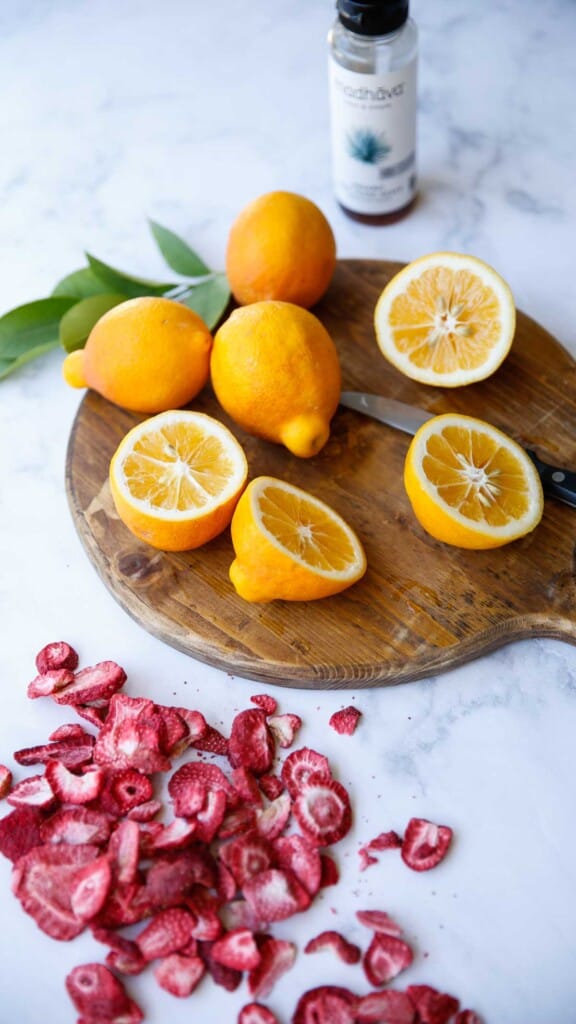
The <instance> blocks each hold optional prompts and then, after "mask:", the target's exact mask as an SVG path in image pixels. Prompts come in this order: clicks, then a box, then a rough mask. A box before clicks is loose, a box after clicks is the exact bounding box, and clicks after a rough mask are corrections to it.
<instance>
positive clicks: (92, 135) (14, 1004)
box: [0, 0, 576, 1024]
mask: <svg viewBox="0 0 576 1024" xmlns="http://www.w3.org/2000/svg"><path fill="white" fill-rule="evenodd" d="M412 9H413V14H414V16H415V18H416V20H417V22H418V24H419V26H420V29H421V44H422V58H421V79H420V117H419V140H420V171H421V183H422V198H421V201H420V203H419V205H418V207H417V208H416V210H415V211H414V212H413V214H412V215H411V216H410V217H409V218H408V219H407V220H406V221H404V222H402V223H400V224H398V225H396V226H394V227H390V228H386V229H383V228H380V229H374V228H369V227H365V226H362V225H357V224H354V223H352V222H350V221H348V220H347V219H346V218H345V217H344V216H343V215H342V214H341V213H340V211H339V210H338V208H337V206H336V204H335V202H334V200H333V198H332V194H331V187H330V170H329V153H328V111H327V94H326V67H325V65H326V53H325V50H326V43H325V38H326V33H327V31H328V28H329V25H330V23H331V21H332V17H333V6H332V4H331V3H330V2H328V0H275V2H274V3H273V4H272V3H270V2H265V0H253V2H252V3H250V4H246V5H240V4H236V3H233V2H232V0H220V2H218V3H212V4H206V5H204V4H201V3H199V2H198V0H193V2H190V0H187V2H183V0H164V3H162V4H159V3H153V2H152V0H123V2H122V3H118V2H113V0H91V2H88V0H5V2H4V3H3V5H2V9H1V10H0V312H4V311H7V310H8V309H10V308H12V307H13V306H15V305H17V304H18V303H21V302H26V301H29V300H32V299H34V298H39V297H41V296H43V295H45V294H48V293H49V291H50V289H51V288H52V286H53V284H54V283H55V282H56V280H57V279H58V278H59V277H61V276H63V275H64V274H66V273H67V272H69V271H71V270H73V269H75V268H76V267H77V266H80V265H81V264H82V262H83V251H84V250H85V249H89V250H90V251H92V252H93V253H95V254H96V255H98V256H100V257H101V258H102V259H104V260H107V261H109V262H111V263H113V264H115V265H117V266H120V267H123V268H125V269H126V270H130V271H133V272H136V273H138V272H140V273H142V274H149V275H151V276H153V275H154V274H158V273H159V272H160V271H161V263H160V258H159V256H158V255H157V254H156V252H155V250H154V246H153V243H152V241H151V237H150V235H149V233H148V230H147V227H146V218H147V217H153V218H155V219H156V220H158V221H160V222H161V223H164V224H166V225H167V226H170V227H172V228H173V229H174V230H176V231H179V232H180V233H182V234H183V235H184V236H185V237H187V238H188V240H189V241H190V242H191V244H193V245H194V246H195V247H196V248H197V249H198V250H199V251H200V252H201V254H202V255H203V256H204V258H205V259H206V260H207V261H208V263H210V264H211V265H213V266H214V267H221V266H222V265H223V254H224V247H225V243H226V236H227V231H228V228H229V225H230V223H231V221H232V219H233V217H234V216H235V215H236V213H237V212H238V210H239V209H240V208H241V207H242V206H243V205H244V204H245V203H246V202H247V201H248V200H249V199H251V198H253V197H254V196H255V195H258V194H260V193H262V192H265V191H268V190H270V189H273V188H286V189H292V190H294V191H299V192H302V193H304V194H306V195H308V196H309V197H310V198H312V199H313V200H315V201H316V202H317V203H318V204H319V205H320V206H321V207H322V208H323V210H324V211H325V213H326V214H327V216H328V217H329V219H330V221H331V223H332V225H333V227H334V231H335V233H336V237H337V241H338V248H339V253H340V255H341V256H343V257H347V256H348V257H350V256H358V257H360V256H362V257H381V258H394V259H412V258H414V257H416V256H418V255H421V254H423V253H425V252H429V251H433V250H435V249H441V248H452V249H456V250H461V251H468V252H472V253H474V254H475V255H478V256H480V257H483V258H485V259H487V260H488V261H489V262H491V263H492V264H493V265H495V266H496V267H497V269H499V270H500V272H501V273H502V274H503V275H504V276H505V277H506V278H507V280H508V281H509V283H510V285H511V287H512V289H513V291H514V294H515V296H516V300H517V303H518V305H519V306H520V307H521V308H522V309H524V310H525V311H526V312H528V313H530V315H531V316H533V317H534V318H535V319H536V320H538V321H540V322H541V323H542V324H543V325H544V326H545V327H547V328H548V329H549V330H550V331H551V332H552V333H553V334H555V335H556V336H557V337H558V338H559V340H561V341H562V342H563V343H564V344H565V345H566V347H567V348H569V349H570V350H571V351H572V352H573V353H574V354H576V330H575V322H576V317H575V306H574V283H573V282H574V256H575V244H574V238H575V234H576V231H575V229H576V200H575V188H574V180H575V172H576V130H575V128H576V123H575V114H574V86H575V72H574V52H575V51H576V6H575V4H574V2H573V0H542V2H536V0H499V2H497V0H487V2H486V3H484V4H472V3H471V2H470V0H437V2H436V3H434V4H431V3H429V2H426V0H414V2H413V5H412ZM60 365H61V355H60V354H59V353H56V352H54V353H52V354H51V355H50V356H49V357H47V358H45V359H44V360H43V361H38V362H37V363H32V364H30V365H29V366H28V367H27V368H25V369H24V370H22V371H21V372H20V373H18V374H17V375H14V376H13V377H11V378H8V379H7V380H5V381H3V382H0V474H1V475H0V481H1V483H0V565H1V572H0V636H1V643H0V685H1V687H2V691H1V692H2V705H1V713H0V761H4V762H7V763H8V764H12V762H11V752H12V750H13V749H14V748H15V747H16V746H26V745H29V744H32V743H34V742H40V741H42V740H43V739H44V738H45V737H46V735H47V734H48V732H49V731H51V729H53V728H55V726H56V725H57V724H59V723H60V722H61V721H62V720H63V717H62V715H61V714H60V712H59V711H58V709H56V708H52V707H45V706H42V702H34V703H31V702H29V701H27V700H26V697H25V687H26V683H27V681H28V680H29V678H31V676H32V674H33V659H34V655H35V652H36V651H37V650H38V649H39V648H40V647H41V646H42V645H43V644H44V643H46V642H47V641H49V640H52V639H60V638H65V639H68V640H70V641H71V642H72V643H74V644H75V645H76V646H77V648H78V650H79V651H80V654H81V657H82V661H83V662H84V663H85V664H89V663H91V662H94V661H98V660H101V659H103V658H115V659H117V660H118V661H119V662H121V663H122V664H123V665H124V666H125V668H126V670H127V671H128V674H129V684H128V686H129V692H130V693H132V694H134V695H135V694H145V695H150V696H152V697H154V698H155V699H158V700H165V701H166V702H167V703H169V702H174V703H179V702H184V701H192V700H197V702H198V705H199V706H200V707H201V708H202V710H204V712H205V713H206V714H207V716H208V717H209V718H211V720H212V721H213V722H214V723H215V724H218V723H219V722H222V723H223V726H224V727H227V726H228V725H229V724H230V721H231V719H232V716H233V714H234V711H235V709H237V708H241V707H244V706H246V704H247V702H248V698H249V696H250V695H251V694H253V693H255V692H261V691H262V690H265V689H266V687H261V686H256V685H255V684H253V683H251V682H250V681H248V680H242V679H231V678H229V677H228V676H227V675H225V674H223V673H221V672H218V671H216V670H213V669H210V668H208V667H206V666H203V665H200V664H198V663H195V662H194V661H192V660H191V659H189V658H187V657H185V656H184V655H181V654H179V653H178V652H176V651H174V650H172V649H170V648H168V647H166V646H164V645H162V644H161V643H160V642H159V641H157V640H156V639H154V638H153V637H151V636H149V635H148V634H147V633H145V632H144V631H143V630H142V629H141V628H140V627H138V626H137V625H136V624H135V623H133V622H132V620H131V619H129V618H128V617H127V616H126V615H125V614H124V613H123V612H122V611H121V609H120V608H119V607H118V605H117V604H116V603H115V601H114V600H113V599H112V598H111V597H110V596H109V594H108V593H107V591H106V590H105V589H104V587H103V585H102V584H101V582H100V580H99V578H98V577H97V576H96V574H95V572H94V571H93V569H92V568H91V566H90V565H89V563H88V561H87V558H86V555H85V554H84V551H83V549H82V548H81V545H80V543H79V541H78V539H77V537H76V534H75V532H74V529H73V526H72V523H71V519H70V515H69V512H68V508H67V503H66V498H65V493H64V484H63V467H64V457H65V449H66V443H67V438H68V434H69V431H70V427H71V424H72V421H73V418H74V415H75V412H76V409H77V406H78V402H79V396H78V394H77V393H75V392H72V391H69V390H67V389H66V388H65V387H64V386H63V384H62V382H61V377H60ZM574 524H575V532H576V512H575V519H574ZM279 696H280V700H281V706H282V710H289V711H295V712H298V713H300V714H301V715H302V717H303V718H304V719H305V723H306V724H305V728H304V730H303V731H302V733H301V735H300V739H301V740H302V742H303V743H306V744H308V745H310V746H313V747H317V748H318V749H320V750H322V751H324V752H326V753H327V754H328V755H329V756H330V757H331V759H332V761H333V763H334V765H335V766H336V770H337V772H338V775H339V777H340V778H341V779H342V781H343V782H344V783H345V784H346V785H349V786H350V788H351V790H352V792H353V799H354V806H355V810H356V815H355V826H354V831H353V833H352V834H351V835H350V836H349V837H348V839H347V840H346V841H345V842H343V843H342V844H340V847H337V848H336V850H335V852H336V853H337V856H338V860H339V861H340V864H341V867H342V873H343V877H342V882H341V884H340V886H339V887H338V888H337V889H329V890H326V893H325V894H324V896H323V897H322V898H320V899H319V900H318V901H317V904H316V905H315V909H314V910H313V911H312V912H310V913H309V914H307V915H305V917H302V918H301V919H296V918H294V919H292V920H291V921H288V922H286V923H285V924H283V925H282V926H281V927H278V932H279V933H282V934H285V935H287V936H288V935H290V936H293V937H294V938H295V939H296V941H298V942H299V943H303V942H305V941H306V940H307V939H308V938H309V937H310V936H311V935H313V934H315V933H316V932H318V931H320V930H322V929H324V928H327V927H339V928H341V929H342V930H344V931H345V932H346V933H347V934H349V936H350V937H351V938H352V939H357V940H358V939H360V932H359V928H358V927H357V926H356V925H355V923H354V911H355V910H356V909H358V908H359V907H362V906H371V907H376V906H378V907H381V908H382V909H387V910H388V911H390V912H391V913H393V914H394V915H395V916H397V918H398V919H399V920H400V922H401V923H403V924H404V925H405V928H406V932H407V934H408V936H409V937H410V938H411V939H412V940H413V941H414V945H415V948H416V950H417V956H416V959H415V962H414V965H413V966H412V968H411V969H410V970H409V972H406V974H405V975H404V976H402V977H401V978H400V979H398V984H399V985H400V984H401V983H404V982H405V983H406V984H407V983H412V982H413V983H421V982H427V983H430V984H433V985H436V986H437V987H439V988H442V989H444V990H447V991H450V992H453V993H454V994H456V995H458V996H459V997H460V998H461V999H462V1002H463V1004H464V1005H469V1006H473V1007H474V1008H475V1009H476V1010H477V1011H478V1012H479V1013H480V1014H481V1015H482V1017H483V1019H484V1021H485V1022H486V1024H543V1022H545V1024H570V1022H572V1021H576V1009H575V1006H576V972H575V971H574V948H575V924H574V921H575V916H576V915H575V910H576V906H575V897H576V871H575V868H574V855H573V851H574V848H575V844H576V825H575V815H574V776H575V773H576V753H575V744H574V736H575V734H576V650H575V649H574V648H572V647H569V646H567V645H564V644H562V643H558V642H552V641H538V640H536V641H530V642H528V641H527V642H524V643H519V644H515V645H511V646H509V647H507V648H505V649H503V650H501V651H499V652H497V653H495V654H492V655H491V656H489V657H486V658H484V659H481V660H479V661H476V662H474V663H472V664H469V665H467V666H465V667H463V668H460V669H458V670H454V671H452V672H450V673H447V674H445V675H442V676H438V677H434V678H431V679H427V680H422V681H421V682H418V683H411V684H409V685H405V686H403V687H399V688H395V689H386V690H373V691H371V692H366V691H358V692H357V693H355V694H353V695H352V699H354V701H355V703H356V704H357V706H358V707H359V708H361V709H362V711H363V712H364V717H363V720H362V722H361V725H360V727H359V729H358V731H357V733H356V735H355V736H354V737H352V738H340V737H338V736H336V734H335V733H333V732H332V731H331V730H330V729H329V728H328V726H327V721H328V717H329V715H330V714H331V713H332V711H334V710H335V709H337V708H338V707H340V706H342V705H343V704H346V703H348V702H349V701H350V699H351V694H350V693H346V694H342V693H338V692H332V693H324V692H322V693H310V692H303V691H297V690H294V691H285V690H282V691H280V694H279ZM413 814H418V815H422V816H425V817H429V818H431V819H433V820H438V821H440V822H445V823H447V824H450V825H452V826H453V828H454V830H455V833H456V841H455V845H454V849H453V851H452V853H451V855H450V857H449V858H448V859H447V860H446V861H445V863H444V864H443V865H442V866H441V867H439V868H438V869H437V870H436V871H435V872H431V873H429V874H424V875H416V874H413V873H412V872H409V871H407V870H406V869H405V868H403V867H402V865H401V864H400V863H399V860H398V858H396V857H394V856H393V855H392V856H390V857H385V856H383V857H382V862H381V864H380V865H379V866H377V867H373V868H371V869H370V870H368V871H367V872H365V874H359V872H358V860H357V855H356V850H357V847H358V845H359V844H360V842H361V841H364V840H365V839H366V838H368V837H370V836H372V835H374V834H376V832H378V831H381V830H383V829H388V828H396V829H399V830H401V829H402V828H403V826H404V824H405V823H406V821H407V820H408V818H409V817H410V816H411V815H413ZM9 884H10V870H9V864H8V863H7V862H5V861H4V862H2V863H1V864H0V908H1V909H0V1024H8V1022H12V1021H16V1020H17V1021H18V1022H19V1024H40V1022H41V1021H43V1020H44V1019H46V1012H47V1008H49V1019H50V1020H51V1021H52V1024H71V1022H72V1021H73V1020H74V1012H73V1010H72V1008H71V1005H70V1004H69V1002H68V999H67V997H66V995H65V992H64V976H65V974H66V973H67V971H68V970H69V969H70V968H71V967H72V966H74V965H75V964H77V963H80V962H83V961H86V960H91V959H95V958H101V956H102V953H103V952H104V950H103V947H100V946H99V945H97V944H96V943H94V942H93V941H92V940H91V939H90V938H89V937H82V938H80V939H78V940H76V941H75V942H73V943H71V944H60V943H56V942H52V941H50V940H49V939H48V938H47V937H45V936H44V935H42V934H41V933H40V932H39V931H38V930H37V928H36V925H35V924H34V922H33V921H32V920H31V919H30V918H28V917H27V916H26V915H24V914H23V913H22V912H21V910H20V908H19V905H18V904H17V903H16V902H15V901H14V900H13V898H12V897H11V895H10V891H9ZM319 983H344V984H349V985H350V987H352V988H355V989H356V990H358V991H364V990H365V988H366V985H365V982H364V981H363V978H362V973H361V970H360V968H351V967H348V968H342V967H341V966H338V965H337V964H336V963H335V962H334V961H333V960H332V959H331V958H330V956H329V955H328V954H323V955H318V956H316V957H306V956H303V955H301V956H300V957H299V959H298V961H297V965H296V967H295V968H294V970H293V971H292V972H291V973H290V974H289V975H287V976H286V977H285V979H284V980H283V981H282V982H281V983H279V984H278V986H277V987H276V989H275V990H274V992H273V994H272V996H271V997H270V1000H269V1003H270V1006H271V1007H272V1008H273V1009H274V1010H275V1012H277V1014H278V1016H279V1019H280V1021H281V1022H282V1024H288V1021H289V1020H290V1017H291V1012H292V1010H293V1007H294V1003H295V997H296V995H297V994H298V993H299V992H300V991H302V990H304V988H306V987H308V986H310V985H313V984H319ZM129 987H130V989H131V991H132V992H133V993H134V995H135V997H136V998H137V999H138V1000H139V1001H140V1002H141V1003H142V1005H143V1006H144V1007H145V1009H146V1013H147V1017H146V1019H147V1021H149V1022H150V1024H160V1022H163V1021H166V1020H167V1019H170V1020H171V1021H173V1022H174V1024H178V1022H180V1021H182V1022H184V1021H187V1020H190V1019H192V1017H193V1015H194V1013H196V1014H197V1018H198V1019H199V1020H203V1021H207V1022H209V1021H212V1020H217V1019H219V1020H222V1021H226V1022H228V1021H230V1022H233V1021H234V1020H235V1015H236V1013H237V1010H238V1008H239V1007H240V1006H241V1005H242V1004H243V1002H245V1001H247V995H246V992H245V989H241V990H239V991H238V992H236V993H235V994H234V995H229V994H228V993H226V992H224V991H223V990H221V989H217V988H215V987H214V986H212V985H210V984H205V985H203V986H202V987H201V989H200V990H199V992H198V994H197V995H196V996H195V997H193V1001H192V1002H186V1001H184V1002H180V1001H178V1000H175V999H173V998H172V997H170V996H168V995H167V994H166V993H163V992H161V991H160V990H159V989H157V987H156V986H155V985H154V983H153V982H152V981H151V979H150V978H148V977H146V976H142V977H141V978H137V979H134V981H133V982H131V983H130V985H129Z"/></svg>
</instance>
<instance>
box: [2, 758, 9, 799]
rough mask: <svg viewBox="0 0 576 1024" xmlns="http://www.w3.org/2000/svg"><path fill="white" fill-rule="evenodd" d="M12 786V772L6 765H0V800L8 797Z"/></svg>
mask: <svg viewBox="0 0 576 1024" xmlns="http://www.w3.org/2000/svg"><path fill="white" fill-rule="evenodd" d="M11 786H12V772H11V771H10V769H9V768H7V767H6V765H5V764H0V800H3V799H4V797H5V796H8V793H9V792H10V787H11Z"/></svg>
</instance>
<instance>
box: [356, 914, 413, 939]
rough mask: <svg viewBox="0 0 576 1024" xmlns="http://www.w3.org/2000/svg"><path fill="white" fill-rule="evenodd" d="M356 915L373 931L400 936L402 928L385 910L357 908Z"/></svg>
mask: <svg viewBox="0 0 576 1024" xmlns="http://www.w3.org/2000/svg"><path fill="white" fill-rule="evenodd" d="M356 917H357V919H358V921H360V924H363V925H365V927H366V928H370V929H371V931H373V932H381V933H382V934H383V935H395V936H396V937H397V938H399V937H400V936H401V935H402V929H401V927H400V925H399V924H396V921H394V920H393V919H392V918H391V917H390V915H389V914H387V913H386V911H385V910H357V911H356Z"/></svg>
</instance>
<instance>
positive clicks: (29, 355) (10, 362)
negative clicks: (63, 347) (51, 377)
mask: <svg viewBox="0 0 576 1024" xmlns="http://www.w3.org/2000/svg"><path fill="white" fill-rule="evenodd" d="M53 348H58V342H57V341H47V342H46V343H45V344H44V345H36V347H35V348H29V349H28V351H27V352H23V353H22V355H21V356H18V357H17V358H16V359H4V358H2V356H0V380H3V379H4V377H8V375H9V374H10V373H13V372H14V370H18V369H19V367H21V366H24V364H25V363H29V362H30V361H31V360H32V359H36V358H37V357H38V356H42V355H44V353H45V352H50V350H51V349H53Z"/></svg>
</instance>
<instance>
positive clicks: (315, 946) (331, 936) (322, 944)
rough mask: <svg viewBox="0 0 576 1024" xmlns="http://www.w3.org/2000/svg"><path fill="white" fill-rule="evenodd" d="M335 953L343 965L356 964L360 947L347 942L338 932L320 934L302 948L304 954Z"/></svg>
mask: <svg viewBox="0 0 576 1024" xmlns="http://www.w3.org/2000/svg"><path fill="white" fill-rule="evenodd" d="M326 949H327V950H329V951H330V952H332V953H335V954H336V956H337V957H338V958H339V959H340V960H342V963H345V964H357V963H358V961H359V959H360V955H361V954H360V947H359V946H355V945H354V944H353V943H352V942H348V940H347V939H345V938H344V936H343V935H341V934H340V932H335V931H326V932H320V934H319V935H316V936H315V938H313V939H310V940H309V942H307V943H306V945H305V946H304V952H305V953H323V952H324V950H326Z"/></svg>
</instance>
